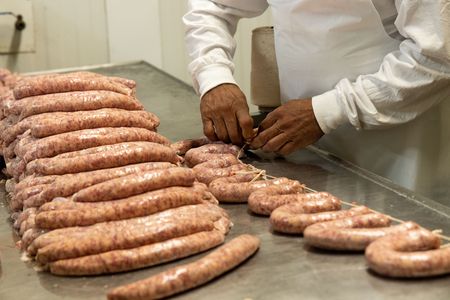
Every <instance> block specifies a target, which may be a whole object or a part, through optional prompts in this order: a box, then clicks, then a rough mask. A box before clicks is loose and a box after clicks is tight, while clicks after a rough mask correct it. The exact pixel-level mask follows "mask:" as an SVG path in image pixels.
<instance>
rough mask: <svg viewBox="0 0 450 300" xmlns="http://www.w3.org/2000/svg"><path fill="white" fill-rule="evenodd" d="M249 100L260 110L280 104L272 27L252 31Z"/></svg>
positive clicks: (269, 108)
mask: <svg viewBox="0 0 450 300" xmlns="http://www.w3.org/2000/svg"><path fill="white" fill-rule="evenodd" d="M251 102H252V104H254V105H256V106H258V107H259V109H260V110H262V111H265V110H272V109H273V108H274V107H277V106H280V105H281V100H280V83H279V78H278V66H277V60H276V55H275V43H274V38H273V27H269V26H267V27H259V28H256V29H254V30H253V31H252V70H251Z"/></svg>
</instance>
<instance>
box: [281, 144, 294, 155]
mask: <svg viewBox="0 0 450 300" xmlns="http://www.w3.org/2000/svg"><path fill="white" fill-rule="evenodd" d="M298 148H299V146H298V145H297V144H296V143H294V142H288V143H286V144H285V145H284V146H283V147H281V148H280V150H278V151H277V153H279V154H281V155H288V154H291V153H292V152H294V151H295V150H297V149H298Z"/></svg>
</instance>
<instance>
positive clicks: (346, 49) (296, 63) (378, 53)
mask: <svg viewBox="0 0 450 300" xmlns="http://www.w3.org/2000/svg"><path fill="white" fill-rule="evenodd" d="M268 3H269V4H270V7H271V9H272V14H273V20H274V27H275V45H276V53H277V63H278V68H279V76H280V89H281V100H282V101H287V100H290V99H298V98H307V97H312V96H315V95H319V94H321V93H323V92H326V91H328V90H330V89H332V88H333V87H334V85H335V84H336V83H337V82H338V81H339V80H340V79H342V78H348V79H350V80H354V79H356V77H357V76H358V75H361V74H369V73H375V72H376V71H377V70H378V69H379V67H380V64H381V61H382V60H383V57H384V56H385V55H386V54H387V53H389V52H391V51H394V50H395V49H398V46H399V43H400V41H399V40H398V39H397V38H398V37H399V35H398V33H397V31H396V28H395V26H394V21H395V17H396V15H397V10H396V7H395V3H394V0H373V1H371V0H339V1H336V0H269V1H268Z"/></svg>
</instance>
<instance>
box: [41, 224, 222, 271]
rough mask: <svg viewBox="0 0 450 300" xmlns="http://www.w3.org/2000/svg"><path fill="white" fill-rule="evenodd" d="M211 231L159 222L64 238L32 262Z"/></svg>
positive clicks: (199, 226)
mask: <svg viewBox="0 0 450 300" xmlns="http://www.w3.org/2000/svg"><path fill="white" fill-rule="evenodd" d="M213 229H214V224H213V222H211V220H208V219H194V220H192V219H177V220H176V221H175V220H161V221H155V222H154V223H146V224H141V225H138V226H129V227H127V228H121V230H115V228H114V227H112V228H111V229H110V230H109V231H106V232H102V233H100V234H91V235H85V236H82V237H79V238H74V239H71V238H66V239H63V240H60V242H59V243H53V244H50V245H48V246H46V247H44V248H41V249H39V250H38V252H37V256H36V260H37V261H38V262H40V263H48V262H52V261H56V260H60V259H66V258H74V257H80V256H85V255H90V254H98V253H102V252H106V251H111V250H117V249H130V248H136V247H139V246H143V245H148V244H152V243H157V242H161V241H165V240H168V239H171V238H175V237H180V236H184V235H188V234H192V233H195V232H200V231H209V230H213Z"/></svg>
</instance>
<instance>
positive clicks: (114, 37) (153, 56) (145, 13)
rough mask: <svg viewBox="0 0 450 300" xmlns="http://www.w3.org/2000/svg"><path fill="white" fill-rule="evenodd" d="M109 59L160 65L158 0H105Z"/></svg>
mask: <svg viewBox="0 0 450 300" xmlns="http://www.w3.org/2000/svg"><path fill="white" fill-rule="evenodd" d="M106 18H107V26H108V40H109V54H110V60H111V62H113V63H114V62H124V61H130V60H136V59H138V60H141V59H142V60H145V61H147V62H149V63H151V64H152V65H154V66H156V67H158V68H161V67H162V47H161V29H160V22H159V19H160V18H159V1H158V0H129V1H123V0H107V1H106Z"/></svg>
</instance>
